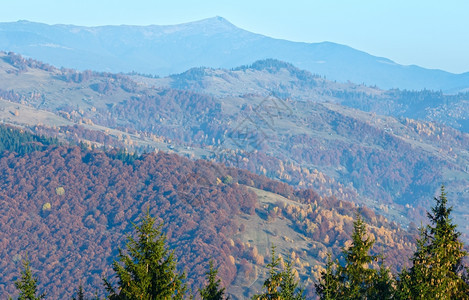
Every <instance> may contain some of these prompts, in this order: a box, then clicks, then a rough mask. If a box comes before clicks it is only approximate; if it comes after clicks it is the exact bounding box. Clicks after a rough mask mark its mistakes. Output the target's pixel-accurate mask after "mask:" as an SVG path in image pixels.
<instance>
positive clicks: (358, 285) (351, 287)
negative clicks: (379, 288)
mask: <svg viewBox="0 0 469 300" xmlns="http://www.w3.org/2000/svg"><path fill="white" fill-rule="evenodd" d="M353 229H354V230H353V234H352V245H351V246H350V247H349V248H348V249H344V250H343V252H342V253H343V255H344V259H345V266H343V267H342V266H339V268H338V271H339V278H340V281H341V282H342V288H343V289H344V291H343V295H344V296H345V297H346V298H347V299H363V296H364V295H368V294H369V292H370V291H371V287H372V285H373V281H374V279H375V278H376V275H377V274H376V270H374V269H372V268H370V265H371V263H372V262H373V261H375V260H376V259H377V256H376V255H371V254H370V250H371V248H372V247H373V244H374V240H373V239H372V238H371V237H370V236H367V232H366V226H365V222H364V220H363V218H362V217H361V216H360V215H359V214H358V213H357V215H356V219H355V221H354V223H353Z"/></svg>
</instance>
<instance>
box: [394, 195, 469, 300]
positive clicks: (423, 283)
mask: <svg viewBox="0 0 469 300" xmlns="http://www.w3.org/2000/svg"><path fill="white" fill-rule="evenodd" d="M435 201H436V204H435V206H434V207H432V210H431V213H430V212H429V213H427V216H428V218H429V220H430V224H429V225H427V226H426V227H422V229H421V230H420V238H419V239H418V240H417V250H416V252H415V253H414V256H413V258H412V264H413V265H412V268H411V269H410V271H404V272H403V273H401V274H400V276H399V277H400V283H399V295H400V296H401V297H402V298H404V297H405V298H413V299H424V298H428V297H430V298H436V299H464V298H468V297H469V285H468V284H467V283H466V282H465V281H464V280H463V278H462V274H461V273H462V271H463V265H462V259H463V258H464V257H465V256H467V253H466V252H465V251H464V250H463V246H464V245H463V243H462V242H461V241H459V236H460V235H461V234H460V233H459V232H458V231H457V230H456V225H455V224H453V223H452V219H451V217H450V214H451V211H452V207H447V203H448V200H447V198H446V192H445V188H444V186H442V187H441V194H440V197H438V198H435Z"/></svg>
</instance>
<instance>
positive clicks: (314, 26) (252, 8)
mask: <svg viewBox="0 0 469 300" xmlns="http://www.w3.org/2000/svg"><path fill="white" fill-rule="evenodd" d="M0 3H1V9H0V22H10V21H17V20H29V21H36V22H43V23H48V24H57V23H61V24H75V25H87V26H94V25H120V24H129V25H149V24H157V25H167V24H178V23H184V22H189V21H195V20H199V19H204V18H209V17H214V16H222V17H224V18H226V19H227V20H228V21H230V22H231V23H233V24H235V25H236V26H238V27H241V28H243V29H246V30H249V31H252V32H256V33H260V34H264V35H267V36H271V37H275V38H282V39H288V40H294V41H302V42H322V41H331V42H335V43H339V44H345V45H348V46H351V47H353V48H356V49H359V50H362V51H365V52H368V53H370V54H373V55H377V56H383V57H386V58H389V59H392V60H394V61H395V62H397V63H400V64H404V65H409V64H416V65H420V66H422V67H426V68H437V69H443V70H446V71H450V72H455V73H462V72H467V71H469V1H467V0H455V1H453V0H446V1H441V0H438V1H434V0H425V1H420V0H405V1H401V0H359V1H351V0H321V1H315V0H308V1H306V0H305V1H300V0H298V1H296V0H290V1H275V0H270V1H264V0H260V1H259V0H257V1H256V0H246V1H245V0H236V1H223V0H213V1H202V0H199V1H195V0H194V1H189V0H186V1H178V0H172V1H169V0H167V1H159V0H147V1H144V0H130V1H119V0H112V1H111V0H73V1H72V0H3V1H1V2H0Z"/></svg>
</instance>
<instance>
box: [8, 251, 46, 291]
mask: <svg viewBox="0 0 469 300" xmlns="http://www.w3.org/2000/svg"><path fill="white" fill-rule="evenodd" d="M15 286H16V288H17V289H18V290H19V291H20V295H19V298H18V300H40V299H44V298H45V296H46V294H45V293H44V294H41V295H36V294H37V279H36V277H35V276H33V273H32V271H31V267H30V266H29V260H28V259H27V258H26V259H25V260H23V270H22V271H21V279H18V281H16V282H15Z"/></svg>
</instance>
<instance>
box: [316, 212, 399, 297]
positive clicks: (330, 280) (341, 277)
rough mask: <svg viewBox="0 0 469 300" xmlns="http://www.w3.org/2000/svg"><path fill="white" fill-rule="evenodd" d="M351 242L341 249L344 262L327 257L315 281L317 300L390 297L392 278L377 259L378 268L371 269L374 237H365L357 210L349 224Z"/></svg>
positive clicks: (374, 259) (391, 295)
mask: <svg viewBox="0 0 469 300" xmlns="http://www.w3.org/2000/svg"><path fill="white" fill-rule="evenodd" d="M353 229H354V230H353V233H352V244H351V245H350V247H348V248H347V249H343V250H342V254H343V256H344V260H345V264H344V265H340V264H339V263H338V262H335V263H333V262H332V260H331V259H330V257H329V258H328V261H327V265H326V270H325V271H324V272H322V273H321V278H320V280H319V282H318V283H316V284H315V289H316V293H317V294H318V295H319V297H320V299H392V297H393V295H394V281H393V278H392V275H391V274H390V272H389V269H388V268H387V267H386V266H385V265H384V262H383V260H381V264H380V269H379V271H377V270H375V269H373V268H371V267H372V263H373V262H374V261H376V260H377V259H378V256H377V255H371V254H370V251H371V248H372V247H373V244H374V240H373V239H372V238H371V237H370V236H367V232H366V226H365V222H364V220H363V219H362V217H361V216H360V215H359V214H358V213H357V215H356V219H355V221H354V223H353Z"/></svg>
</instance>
